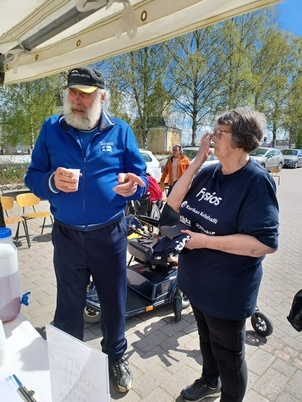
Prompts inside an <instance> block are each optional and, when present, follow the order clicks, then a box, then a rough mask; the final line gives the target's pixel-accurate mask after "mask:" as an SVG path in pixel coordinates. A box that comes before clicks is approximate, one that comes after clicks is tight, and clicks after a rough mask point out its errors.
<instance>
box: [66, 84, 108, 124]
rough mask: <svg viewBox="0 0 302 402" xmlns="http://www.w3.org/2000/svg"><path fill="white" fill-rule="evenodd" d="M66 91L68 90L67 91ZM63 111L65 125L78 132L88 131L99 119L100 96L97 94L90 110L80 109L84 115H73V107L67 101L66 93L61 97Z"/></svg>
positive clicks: (100, 108) (100, 109)
mask: <svg viewBox="0 0 302 402" xmlns="http://www.w3.org/2000/svg"><path fill="white" fill-rule="evenodd" d="M67 91H68V90H67ZM63 110H64V117H65V120H66V123H67V124H69V125H70V126H72V127H74V128H77V129H79V130H90V129H91V128H93V127H95V126H96V124H97V122H98V121H99V119H100V115H101V111H102V104H101V94H100V93H98V94H97V96H96V98H95V101H94V102H93V104H92V106H91V108H90V109H86V110H85V109H82V110H83V112H84V114H82V115H79V114H76V113H74V111H73V105H72V104H71V103H70V102H69V100H68V92H66V93H64V96H63Z"/></svg>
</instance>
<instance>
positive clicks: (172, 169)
mask: <svg viewBox="0 0 302 402" xmlns="http://www.w3.org/2000/svg"><path fill="white" fill-rule="evenodd" d="M172 152H173V155H172V156H171V157H169V158H168V160H167V162H166V165H165V169H164V171H163V173H162V176H161V179H160V184H161V185H162V186H163V185H164V183H165V179H166V177H167V176H168V185H169V190H168V195H169V194H170V192H171V190H172V188H173V186H174V184H175V183H176V182H177V180H178V179H180V178H181V176H182V175H183V174H184V172H185V171H186V170H187V168H188V167H189V166H190V160H189V158H188V157H187V156H185V155H183V154H182V148H181V145H178V144H175V145H173V147H172Z"/></svg>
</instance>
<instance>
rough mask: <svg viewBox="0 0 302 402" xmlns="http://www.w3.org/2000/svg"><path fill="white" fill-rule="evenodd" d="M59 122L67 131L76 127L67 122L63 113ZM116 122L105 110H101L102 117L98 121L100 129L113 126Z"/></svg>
mask: <svg viewBox="0 0 302 402" xmlns="http://www.w3.org/2000/svg"><path fill="white" fill-rule="evenodd" d="M59 124H60V125H61V127H62V128H63V130H65V131H69V130H70V129H71V128H74V127H72V126H70V125H69V124H68V123H67V122H66V120H65V117H64V115H63V114H62V115H60V116H59ZM114 124H115V123H114V121H113V120H112V118H111V117H110V116H109V115H108V114H107V113H106V112H104V111H103V110H102V111H101V116H100V119H99V121H98V129H99V131H100V132H101V131H103V130H105V129H106V128H108V127H112V126H114Z"/></svg>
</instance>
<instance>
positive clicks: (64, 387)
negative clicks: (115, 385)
mask: <svg viewBox="0 0 302 402" xmlns="http://www.w3.org/2000/svg"><path fill="white" fill-rule="evenodd" d="M46 333H47V347H48V359H49V370H50V382H51V391H52V400H53V401H54V402H91V401H98V402H109V401H110V393H109V376H108V356H107V355H106V354H105V353H103V352H101V351H99V350H96V349H94V348H93V347H91V346H89V345H86V344H85V343H84V342H81V341H79V340H78V339H76V338H74V337H73V336H71V335H68V334H66V333H65V332H63V331H61V330H59V329H58V328H55V327H54V326H52V325H50V324H47V325H46Z"/></svg>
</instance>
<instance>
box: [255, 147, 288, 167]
mask: <svg viewBox="0 0 302 402" xmlns="http://www.w3.org/2000/svg"><path fill="white" fill-rule="evenodd" d="M250 156H251V157H252V158H254V159H255V160H256V161H257V162H258V163H259V164H260V165H261V166H263V167H265V168H266V169H267V170H268V171H269V170H270V169H271V168H278V169H280V170H281V169H282V166H283V165H284V158H283V155H282V152H281V151H280V149H278V148H265V147H259V148H257V149H255V150H254V151H252V152H250Z"/></svg>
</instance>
